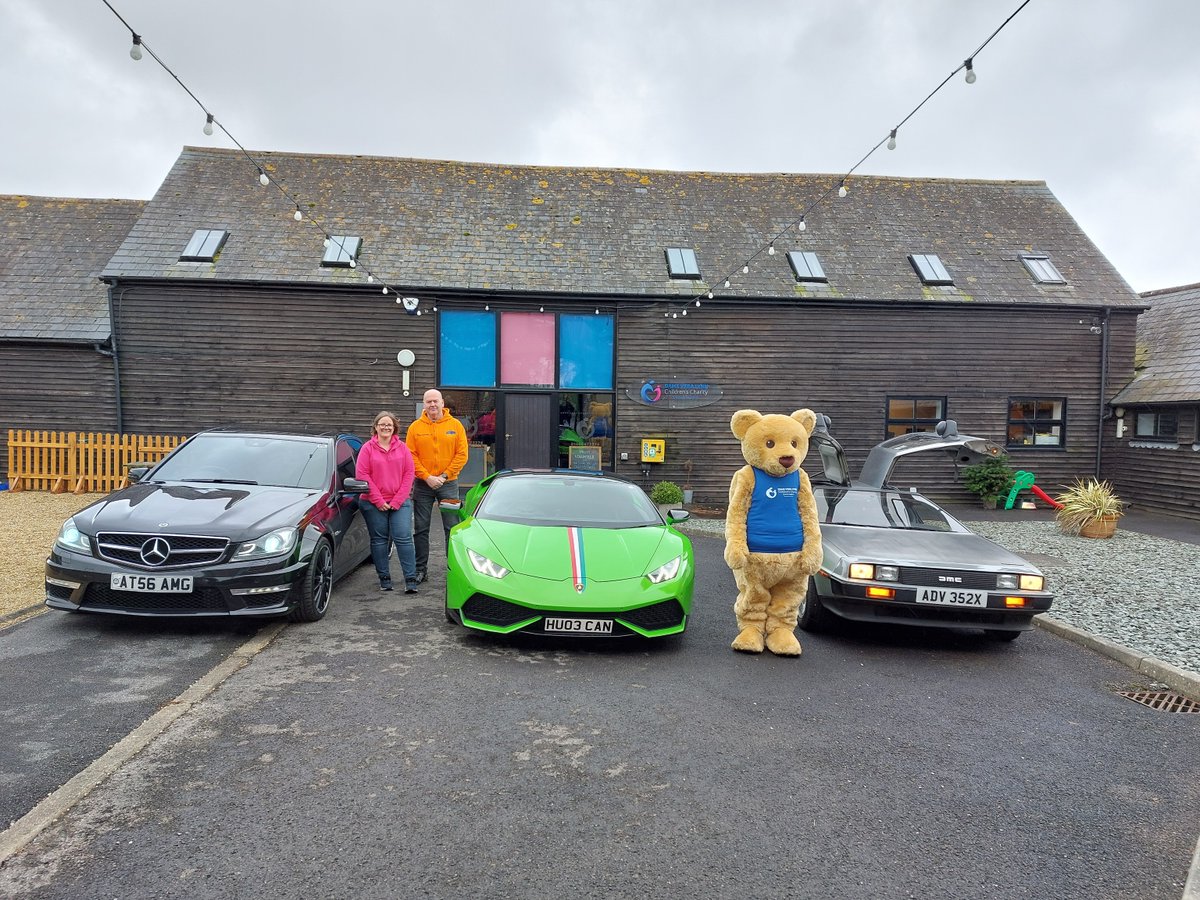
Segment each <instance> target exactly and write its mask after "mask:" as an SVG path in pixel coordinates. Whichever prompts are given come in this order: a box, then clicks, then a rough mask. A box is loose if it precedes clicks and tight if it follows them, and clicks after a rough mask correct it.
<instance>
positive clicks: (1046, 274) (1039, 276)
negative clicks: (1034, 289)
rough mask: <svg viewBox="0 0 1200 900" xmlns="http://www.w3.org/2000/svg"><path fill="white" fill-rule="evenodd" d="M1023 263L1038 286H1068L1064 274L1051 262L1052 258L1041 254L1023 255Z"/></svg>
mask: <svg viewBox="0 0 1200 900" xmlns="http://www.w3.org/2000/svg"><path fill="white" fill-rule="evenodd" d="M1021 262H1023V263H1025V268H1026V269H1028V270H1029V274H1030V275H1032V276H1033V280H1034V281H1036V282H1037V283H1038V284H1066V283H1067V279H1065V278H1063V277H1062V274H1061V273H1060V272H1059V271H1058V269H1057V268H1056V267H1055V265H1054V263H1052V262H1050V257H1048V256H1045V255H1039V254H1032V253H1031V254H1024V253H1023V254H1021Z"/></svg>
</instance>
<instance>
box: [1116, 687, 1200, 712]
mask: <svg viewBox="0 0 1200 900" xmlns="http://www.w3.org/2000/svg"><path fill="white" fill-rule="evenodd" d="M1117 693H1118V694H1120V695H1121V696H1122V697H1128V698H1129V699H1130V700H1133V701H1134V702H1135V703H1140V704H1142V706H1148V707H1150V708H1151V709H1160V710H1162V711H1164V712H1178V713H1200V703H1197V702H1196V701H1195V700H1192V699H1190V698H1188V697H1185V696H1183V694H1176V693H1175V692H1174V691H1117Z"/></svg>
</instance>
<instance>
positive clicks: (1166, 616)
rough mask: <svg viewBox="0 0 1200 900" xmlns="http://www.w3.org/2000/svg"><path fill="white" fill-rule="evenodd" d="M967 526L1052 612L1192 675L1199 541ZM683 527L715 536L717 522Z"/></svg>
mask: <svg viewBox="0 0 1200 900" xmlns="http://www.w3.org/2000/svg"><path fill="white" fill-rule="evenodd" d="M968 525H969V527H970V528H971V530H972V531H974V532H976V533H977V534H981V535H983V536H984V537H986V538H990V539H991V540H993V541H995V542H996V543H998V544H1001V545H1003V546H1005V547H1007V548H1008V549H1009V550H1011V551H1013V552H1014V553H1017V554H1019V555H1021V556H1023V557H1025V558H1027V559H1029V561H1030V562H1032V563H1033V564H1034V565H1035V566H1037V567H1038V568H1039V569H1041V570H1042V571H1043V572H1044V573H1045V574H1046V578H1047V580H1048V582H1049V586H1050V590H1052V591H1054V605H1053V607H1051V609H1050V615H1051V616H1052V617H1053V618H1055V619H1058V620H1059V621H1060V622H1066V623H1067V624H1068V625H1073V626H1074V627H1076V628H1079V629H1082V630H1083V631H1087V632H1090V633H1091V634H1094V635H1096V636H1097V637H1102V638H1106V639H1107V640H1109V641H1112V642H1113V643H1116V644H1120V645H1121V646H1123V647H1127V648H1128V649H1130V650H1135V651H1137V652H1139V653H1146V654H1149V655H1151V656H1154V657H1156V658H1157V659H1160V660H1162V661H1163V662H1165V663H1170V664H1171V665H1173V666H1178V667H1179V668H1181V669H1185V670H1187V671H1189V672H1193V673H1196V674H1198V675H1200V599H1198V598H1197V595H1196V593H1195V590H1196V582H1197V581H1200V546H1197V545H1195V544H1187V543H1183V542H1180V541H1173V540H1167V539H1165V538H1158V537H1151V536H1149V535H1145V534H1138V533H1136V532H1133V531H1122V530H1120V529H1119V528H1118V530H1117V533H1116V534H1115V535H1113V536H1112V537H1111V538H1108V539H1104V540H1093V539H1089V538H1080V537H1071V536H1069V535H1066V534H1063V533H1062V532H1061V531H1059V529H1058V526H1057V525H1055V524H1054V523H1053V522H970V523H968ZM683 527H684V530H687V531H692V532H706V533H715V534H723V533H724V528H725V523H724V521H723V520H721V519H690V520H688V522H687V523H686V524H685V525H684V526H683Z"/></svg>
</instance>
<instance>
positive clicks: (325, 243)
mask: <svg viewBox="0 0 1200 900" xmlns="http://www.w3.org/2000/svg"><path fill="white" fill-rule="evenodd" d="M322 243H323V244H324V245H325V249H326V250H328V249H329V238H325V240H324V241H322Z"/></svg>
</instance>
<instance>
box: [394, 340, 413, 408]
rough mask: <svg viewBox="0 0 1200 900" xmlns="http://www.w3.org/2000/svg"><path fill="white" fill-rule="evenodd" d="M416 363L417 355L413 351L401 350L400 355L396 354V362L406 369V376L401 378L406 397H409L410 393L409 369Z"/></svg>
mask: <svg viewBox="0 0 1200 900" xmlns="http://www.w3.org/2000/svg"><path fill="white" fill-rule="evenodd" d="M416 361H417V355H416V354H415V353H413V352H412V351H411V350H401V351H400V352H399V353H397V354H396V362H398V363H400V365H401V366H403V367H404V374H403V375H402V376H401V379H400V386H401V388H402V389H403V390H404V396H405V397H407V396H408V393H409V391H408V369H409V367H410V366H411V365H412V364H413V363H414V362H416Z"/></svg>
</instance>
